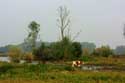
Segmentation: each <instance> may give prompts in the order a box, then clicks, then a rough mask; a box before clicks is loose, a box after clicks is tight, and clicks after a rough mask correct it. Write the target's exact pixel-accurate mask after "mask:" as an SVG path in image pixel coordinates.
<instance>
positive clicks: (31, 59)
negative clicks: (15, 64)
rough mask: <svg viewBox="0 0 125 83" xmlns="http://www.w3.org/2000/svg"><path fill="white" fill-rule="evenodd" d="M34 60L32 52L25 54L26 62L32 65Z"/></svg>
mask: <svg viewBox="0 0 125 83" xmlns="http://www.w3.org/2000/svg"><path fill="white" fill-rule="evenodd" d="M33 59H34V55H33V54H32V53H31V52H27V53H25V54H24V60H26V62H28V63H31V62H32V61H33Z"/></svg>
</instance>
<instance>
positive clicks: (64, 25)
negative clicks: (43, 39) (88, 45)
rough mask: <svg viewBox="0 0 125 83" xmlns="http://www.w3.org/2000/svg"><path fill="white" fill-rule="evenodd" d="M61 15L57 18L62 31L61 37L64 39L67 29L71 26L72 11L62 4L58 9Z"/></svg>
mask: <svg viewBox="0 0 125 83" xmlns="http://www.w3.org/2000/svg"><path fill="white" fill-rule="evenodd" d="M58 13H59V17H58V19H57V22H58V27H59V28H60V32H61V39H62V40H63V39H64V37H65V35H64V33H65V30H66V29H69V26H70V16H69V14H70V12H69V10H68V9H67V8H66V7H65V6H64V7H63V6H60V7H59V9H58Z"/></svg>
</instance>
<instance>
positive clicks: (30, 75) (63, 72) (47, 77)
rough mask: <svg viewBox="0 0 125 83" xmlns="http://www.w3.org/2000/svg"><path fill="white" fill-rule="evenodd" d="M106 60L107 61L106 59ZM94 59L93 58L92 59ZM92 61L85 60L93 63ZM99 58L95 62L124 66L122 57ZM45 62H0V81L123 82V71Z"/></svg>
mask: <svg viewBox="0 0 125 83" xmlns="http://www.w3.org/2000/svg"><path fill="white" fill-rule="evenodd" d="M106 60H107V61H106ZM93 61H94V60H93ZM93 61H88V62H86V63H87V64H90V63H91V64H93V63H94V62H93ZM115 62H116V60H115V58H107V59H106V58H100V59H97V58H96V61H95V64H96V65H98V64H103V65H104V63H105V65H115V66H116V67H118V68H120V67H125V66H124V59H123V58H119V59H117V63H115ZM57 64H58V63H57V62H55V63H47V64H39V65H32V64H27V63H25V64H16V63H2V62H0V83H125V71H115V70H113V71H83V70H81V69H80V68H72V67H71V65H70V64H71V63H70V62H60V63H59V64H65V65H57Z"/></svg>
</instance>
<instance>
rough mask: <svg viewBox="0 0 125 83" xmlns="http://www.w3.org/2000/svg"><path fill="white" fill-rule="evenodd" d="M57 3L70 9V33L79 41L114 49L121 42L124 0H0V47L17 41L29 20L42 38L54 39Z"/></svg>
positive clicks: (23, 32)
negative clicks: (35, 26) (35, 23)
mask: <svg viewBox="0 0 125 83" xmlns="http://www.w3.org/2000/svg"><path fill="white" fill-rule="evenodd" d="M59 6H66V7H67V8H68V9H69V10H70V16H71V27H70V28H71V34H72V36H75V34H76V33H77V32H79V31H80V30H81V33H80V34H79V36H78V37H77V38H76V39H75V40H76V41H80V42H93V43H95V44H96V45H97V46H101V45H109V46H111V47H112V48H115V47H116V46H118V45H125V38H124V36H123V27H124V26H123V25H124V23H125V0H0V46H4V45H8V44H19V43H22V42H23V41H24V39H25V38H26V37H27V35H28V25H29V23H30V22H31V21H36V22H38V23H39V24H40V25H41V26H40V29H41V30H40V35H41V36H40V37H41V40H42V41H48V42H52V41H57V40H59V37H60V33H59V28H58V26H57V18H58V12H57V9H58V7H59Z"/></svg>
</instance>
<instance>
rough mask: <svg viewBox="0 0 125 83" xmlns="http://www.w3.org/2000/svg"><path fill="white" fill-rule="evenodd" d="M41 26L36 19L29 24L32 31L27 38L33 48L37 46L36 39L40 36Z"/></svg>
mask: <svg viewBox="0 0 125 83" xmlns="http://www.w3.org/2000/svg"><path fill="white" fill-rule="evenodd" d="M39 27H40V24H38V23H37V22H35V21H32V22H31V23H30V24H29V26H28V28H29V30H30V31H29V34H28V37H27V38H26V41H27V42H28V43H30V45H31V47H32V49H34V48H35V47H36V41H37V38H38V33H39V31H40V28H39Z"/></svg>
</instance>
